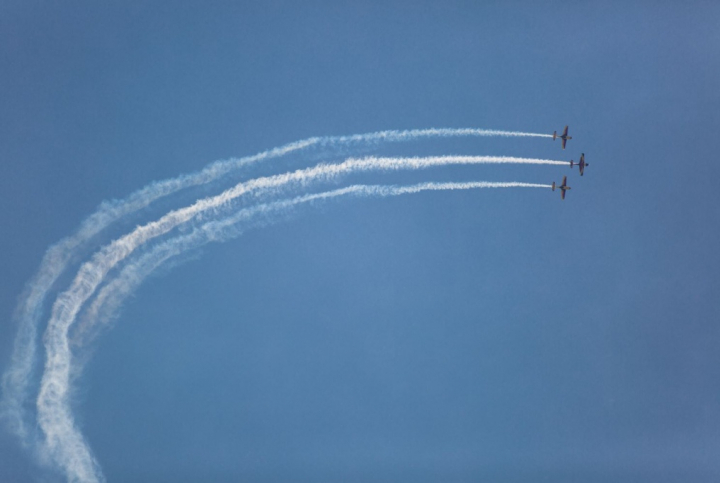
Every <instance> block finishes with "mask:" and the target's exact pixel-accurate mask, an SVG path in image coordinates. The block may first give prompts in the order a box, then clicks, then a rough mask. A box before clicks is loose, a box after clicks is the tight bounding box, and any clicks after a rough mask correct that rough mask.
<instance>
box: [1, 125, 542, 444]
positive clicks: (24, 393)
mask: <svg viewBox="0 0 720 483" xmlns="http://www.w3.org/2000/svg"><path fill="white" fill-rule="evenodd" d="M454 136H502V137H552V136H551V135H549V134H538V133H525V132H516V131H501V130H491V129H474V128H462V129H450V128H440V129H437V128H430V129H414V130H405V131H399V130H389V131H380V132H375V133H369V134H356V135H351V136H329V137H312V138H308V139H305V140H302V141H296V142H293V143H290V144H286V145H284V146H281V147H278V148H273V149H270V150H268V151H264V152H261V153H258V154H255V155H253V156H247V157H243V158H237V159H229V160H225V161H217V162H215V163H212V164H210V165H209V166H208V167H206V168H205V169H203V170H201V171H199V172H197V173H192V174H188V175H183V176H180V177H177V178H173V179H170V180H165V181H160V182H156V183H152V184H150V185H148V186H146V187H145V188H142V189H140V190H138V191H136V192H135V193H133V194H131V195H130V196H128V197H127V198H125V199H123V200H119V201H111V202H106V203H103V204H102V205H100V207H99V208H98V209H97V211H96V212H95V213H93V214H92V215H90V216H89V217H88V218H87V219H86V220H85V221H84V222H83V223H82V224H81V225H80V228H79V229H78V231H77V232H75V234H73V235H71V236H69V237H67V238H64V239H62V240H60V241H59V242H58V243H56V244H54V245H53V246H51V247H50V248H49V249H48V251H47V252H46V253H45V256H44V257H43V260H42V262H41V263H40V267H39V269H38V272H37V273H36V274H35V275H34V276H33V278H32V279H31V281H30V282H29V283H28V285H27V288H26V289H25V291H24V293H23V294H22V295H21V298H20V302H19V304H18V308H17V310H16V314H15V319H16V320H17V322H18V333H17V335H16V338H15V344H14V347H13V353H12V357H11V363H10V366H9V368H8V369H7V370H6V372H5V373H4V374H3V378H2V401H1V402H0V416H1V417H2V418H3V419H5V422H6V423H7V424H9V426H10V429H11V430H12V431H13V432H14V433H16V434H17V435H18V437H19V438H20V440H21V441H22V442H23V444H25V445H28V444H29V442H30V441H29V438H30V430H29V427H30V426H31V425H29V424H28V422H27V421H26V419H27V414H26V410H25V409H24V407H23V406H24V405H25V403H26V401H27V399H28V392H29V389H28V387H29V384H30V379H31V376H32V372H33V367H34V364H35V359H36V351H35V344H36V340H37V327H38V325H39V323H40V318H41V316H42V310H43V305H44V302H45V298H46V296H47V293H48V292H49V291H50V290H51V289H52V287H53V285H54V284H55V283H56V281H57V279H58V278H59V277H60V275H61V274H62V273H63V272H64V271H65V269H66V268H67V266H68V264H69V263H70V262H71V260H72V259H73V257H74V256H76V254H77V252H78V250H79V248H80V247H82V246H83V245H84V244H85V243H87V242H88V240H90V239H92V238H93V237H94V236H96V235H97V234H98V233H100V232H101V231H103V230H105V229H106V228H107V227H108V226H110V225H111V224H113V223H115V222H116V221H117V220H119V219H121V218H123V217H125V216H128V215H129V214H131V213H134V212H136V211H138V210H140V209H142V208H144V207H146V206H148V205H150V204H151V203H153V202H154V201H156V200H158V199H160V198H163V197H166V196H169V195H171V194H173V193H176V192H178V191H180V190H183V189H186V188H189V187H192V186H198V185H203V184H206V183H210V182H212V181H215V180H217V179H219V178H221V177H222V176H224V175H226V174H228V173H230V172H232V171H234V170H237V169H240V168H242V167H245V166H249V165H252V164H254V163H257V162H260V161H264V160H268V159H272V158H278V157H282V156H285V155H287V154H290V153H292V152H296V151H302V150H306V149H309V148H311V147H320V148H335V149H337V148H342V147H343V146H348V145H352V144H354V143H357V144H360V143H380V142H402V141H412V140H416V139H420V138H429V137H454Z"/></svg>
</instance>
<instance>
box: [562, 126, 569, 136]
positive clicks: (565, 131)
mask: <svg viewBox="0 0 720 483" xmlns="http://www.w3.org/2000/svg"><path fill="white" fill-rule="evenodd" d="M567 132H568V127H567V126H565V130H564V131H563V136H567Z"/></svg>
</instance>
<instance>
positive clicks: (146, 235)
mask: <svg viewBox="0 0 720 483" xmlns="http://www.w3.org/2000/svg"><path fill="white" fill-rule="evenodd" d="M449 136H506V137H509V136H512V137H521V136H522V137H551V135H545V134H534V133H522V132H512V131H497V130H482V129H424V130H410V131H382V132H377V133H371V134H362V135H353V136H342V137H317V138H310V139H306V140H304V141H298V142H296V143H291V144H288V145H286V146H283V147H280V148H275V149H272V150H269V151H265V152H263V153H259V154H257V155H254V156H249V157H245V158H239V159H230V160H226V161H220V162H216V163H213V164H212V165H210V166H208V167H207V168H205V169H204V170H202V171H200V172H197V173H194V174H190V175H185V176H181V177H178V178H174V179H171V180H166V181H161V182H157V183H153V184H151V185H149V186H147V187H145V188H143V189H141V190H139V191H137V192H135V193H133V194H131V195H130V196H129V197H128V198H126V199H124V200H121V201H112V202H108V203H104V204H102V205H101V206H100V207H99V208H98V210H97V211H96V213H94V214H93V215H91V216H90V217H88V218H87V219H86V220H85V221H84V222H83V223H82V225H81V227H80V229H79V230H78V231H77V232H76V233H75V234H73V235H72V236H70V237H68V238H65V239H63V240H61V241H60V242H58V243H57V244H55V245H53V246H52V247H50V249H48V251H47V253H46V254H45V257H44V258H43V261H42V263H41V265H40V269H39V271H38V273H37V274H36V275H35V277H34V278H33V279H32V280H31V282H30V283H29V284H28V287H27V289H26V291H25V293H24V294H23V296H22V298H21V301H20V303H19V305H18V309H17V312H16V318H17V320H18V322H19V329H18V334H17V337H16V340H15V346H14V352H13V355H12V360H11V365H10V367H9V368H8V370H7V371H6V372H5V374H4V375H3V380H2V390H3V400H2V402H1V403H0V409H1V410H2V411H1V413H2V414H1V415H2V416H3V417H4V419H5V420H6V422H8V423H9V425H10V427H11V429H12V430H13V431H14V432H15V433H16V434H17V435H18V436H19V437H20V439H21V440H22V441H23V443H24V444H26V445H29V444H30V443H32V442H33V440H34V439H35V438H36V436H37V434H36V433H35V428H36V426H35V425H34V424H32V423H31V422H30V414H29V412H28V411H27V409H26V402H27V400H28V398H29V392H30V391H29V387H30V383H31V380H32V373H33V370H34V365H35V360H36V343H37V328H38V326H39V322H40V319H41V317H42V310H43V305H44V301H45V298H46V296H47V293H48V292H49V291H50V290H51V289H52V287H53V286H54V285H55V283H56V282H57V280H58V278H59V276H60V275H61V274H62V273H63V272H64V271H65V270H66V268H67V266H68V265H69V264H70V263H71V262H72V261H73V260H74V259H75V258H76V257H78V254H79V252H80V249H81V248H82V247H83V246H84V245H85V244H87V243H88V242H89V241H90V240H92V239H93V238H94V237H96V236H97V235H98V234H99V233H101V232H102V231H103V230H105V229H106V228H107V227H109V226H110V225H111V224H113V223H115V222H116V221H118V220H119V219H121V218H123V217H125V216H127V215H129V214H131V213H133V212H136V211H138V210H140V209H142V208H144V207H147V206H149V205H150V204H151V203H153V202H155V201H156V200H158V199H160V198H163V197H166V196H169V195H172V194H174V193H176V192H178V191H180V190H183V189H186V188H189V187H193V186H199V185H203V184H207V183H210V182H213V181H215V180H218V179H220V178H222V177H223V176H224V175H226V174H228V173H230V172H233V171H236V170H239V169H241V168H243V167H245V166H249V165H252V164H254V163H256V162H259V161H263V160H267V159H271V158H277V157H281V156H285V155H287V154H290V153H292V152H296V151H303V150H307V149H309V148H312V147H317V148H322V149H325V150H335V152H342V151H343V150H347V149H349V148H350V147H352V145H353V144H355V143H357V144H360V143H365V144H372V143H380V142H395V141H411V140H415V139H419V138H423V137H449ZM488 163H493V164H500V163H502V164H504V163H514V164H546V165H567V164H569V163H567V162H564V161H553V160H543V159H532V158H515V157H498V156H435V157H416V158H392V157H365V158H349V159H346V160H345V161H344V162H341V163H338V164H320V165H317V166H315V167H312V168H306V169H298V170H296V171H293V172H288V173H284V174H279V175H274V176H266V177H261V178H256V179H251V180H248V181H244V182H241V183H238V184H237V185H235V186H234V187H232V188H230V189H228V190H225V191H223V192H222V193H220V194H219V195H217V196H211V197H208V198H204V199H201V200H199V201H197V202H195V203H194V204H192V205H190V206H187V207H184V208H180V209H177V210H173V211H170V212H169V213H167V214H165V215H164V216H162V217H160V218H159V219H158V220H156V221H153V222H151V223H147V224H145V225H142V226H139V227H137V228H136V229H135V230H133V231H132V232H131V233H129V234H127V235H124V236H122V237H120V238H119V239H117V240H115V241H113V242H112V243H110V244H109V245H107V246H105V247H103V248H102V249H101V250H100V251H98V252H97V253H95V254H94V255H93V256H92V257H91V259H90V260H89V261H87V262H85V263H84V264H82V265H81V267H80V270H79V272H78V274H77V275H76V277H75V279H74V280H73V282H72V284H71V286H70V288H69V289H67V290H66V291H64V292H62V293H61V294H60V295H59V296H58V298H57V300H56V301H55V303H54V304H53V306H52V311H51V316H50V319H49V322H48V326H47V329H46V331H45V334H44V337H43V342H44V346H45V349H46V355H47V357H46V362H45V370H44V373H43V375H42V380H41V382H40V389H39V394H38V398H37V403H36V410H37V423H38V424H37V427H39V428H40V430H41V431H42V433H43V436H44V443H43V446H42V447H43V454H44V455H45V456H46V457H48V458H49V459H50V460H52V461H53V462H54V463H55V464H57V465H58V466H59V467H61V468H62V469H63V471H64V472H65V473H66V475H67V478H68V480H69V481H72V482H75V481H77V482H97V481H103V476H102V472H101V470H100V467H99V465H98V464H97V462H96V461H95V459H94V457H93V455H92V453H91V451H90V449H89V446H88V445H87V443H86V442H85V440H84V438H83V436H82V434H81V433H80V431H79V430H78V429H77V427H76V425H75V423H74V419H73V415H72V411H71V407H70V403H69V397H68V394H69V391H70V389H71V381H72V379H71V374H72V371H73V364H75V363H76V362H75V361H74V360H73V354H72V350H71V348H70V339H69V329H70V327H71V326H72V325H73V324H74V322H75V320H76V318H77V315H78V313H79V311H80V310H81V308H82V307H83V305H84V304H85V303H86V302H87V300H88V299H89V298H90V297H91V296H92V295H93V294H94V293H95V292H96V291H97V288H98V287H99V286H100V284H101V283H103V281H104V279H105V277H106V276H107V274H108V272H109V270H111V269H112V268H114V267H115V266H117V265H118V263H120V262H122V261H123V260H125V259H127V258H128V257H129V256H131V255H132V254H133V253H134V251H135V250H136V249H137V248H138V247H140V246H141V245H143V244H146V243H148V242H150V241H153V240H155V239H157V238H158V237H161V236H164V235H167V234H169V233H170V232H171V231H173V230H174V229H175V228H176V227H178V226H180V225H184V224H188V223H193V224H195V225H196V226H195V227H194V228H193V230H192V231H191V232H190V233H189V234H184V235H178V236H175V237H174V238H170V239H168V240H166V241H163V242H161V243H158V244H157V245H156V246H155V247H153V248H152V249H151V250H149V251H148V252H147V253H145V254H143V255H142V256H140V257H138V258H137V259H136V260H132V261H131V262H130V263H128V264H127V265H126V266H125V267H124V269H123V270H122V271H121V272H120V274H119V275H118V276H117V277H116V278H115V279H114V280H113V281H112V282H110V283H108V284H106V285H105V287H103V289H102V290H101V291H100V293H99V294H98V295H97V297H96V299H95V301H94V302H93V304H92V305H91V306H90V308H89V309H88V310H87V311H86V313H85V317H84V319H83V320H84V324H83V326H81V327H79V328H78V329H79V330H77V331H76V333H75V334H74V335H75V336H77V338H76V339H74V341H75V342H76V343H77V342H80V341H81V340H82V334H84V333H86V330H89V331H90V332H92V329H94V328H95V327H96V326H98V324H99V323H100V322H103V321H107V320H110V319H111V318H112V316H113V314H114V313H116V312H117V309H118V308H119V307H120V305H121V304H122V301H123V300H124V299H125V297H126V296H127V294H129V293H130V292H132V291H133V290H134V289H135V287H137V285H139V284H140V283H141V282H142V280H144V278H145V277H146V276H147V275H148V274H149V273H151V272H152V271H153V270H155V269H156V268H157V267H159V266H161V265H162V264H164V263H165V262H166V261H167V260H169V259H171V258H173V257H176V256H178V255H180V254H181V253H184V252H186V251H187V250H190V249H192V248H195V247H198V246H200V245H202V244H204V243H207V242H210V241H223V240H226V239H229V238H232V237H234V236H237V235H239V234H240V233H241V232H242V230H243V229H246V228H248V227H250V226H254V224H257V223H269V222H272V221H273V220H275V219H276V218H277V217H279V216H284V215H286V214H288V213H290V212H291V211H292V210H293V209H294V208H295V207H297V206H300V205H303V204H308V203H312V202H319V201H322V200H328V199H332V198H336V197H339V196H396V195H400V194H406V193H415V192H419V191H426V190H448V189H474V188H509V187H546V188H549V187H550V185H536V184H526V183H487V182H479V183H424V184H421V185H415V186H408V187H397V186H379V185H378V186H366V185H354V186H350V187H347V188H341V189H337V190H333V191H326V192H324V193H315V194H306V195H301V196H298V197H295V198H287V199H285V200H280V201H271V202H267V203H264V204H259V205H255V206H251V207H247V208H243V209H237V208H235V207H234V206H233V204H234V202H235V201H236V200H239V199H240V198H241V197H243V196H245V195H248V194H253V195H263V196H265V197H272V196H274V197H277V196H280V195H282V194H283V193H285V192H286V191H287V190H290V189H297V188H304V187H306V186H308V185H309V184H311V183H318V182H325V181H332V180H335V179H337V178H338V177H339V176H342V175H346V174H350V173H354V172H365V171H378V170H385V171H387V170H400V169H424V168H429V167H432V166H444V165H459V164H488ZM254 201H255V202H256V200H254ZM231 209H235V212H233V213H231V214H230V215H227V212H228V210H231ZM223 213H225V214H223ZM76 370H77V367H76Z"/></svg>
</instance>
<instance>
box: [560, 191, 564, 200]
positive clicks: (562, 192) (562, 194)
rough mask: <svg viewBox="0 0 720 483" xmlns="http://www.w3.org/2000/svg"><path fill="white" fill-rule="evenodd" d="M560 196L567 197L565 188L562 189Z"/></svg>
mask: <svg viewBox="0 0 720 483" xmlns="http://www.w3.org/2000/svg"><path fill="white" fill-rule="evenodd" d="M560 197H561V198H562V199H565V190H562V191H561V192H560Z"/></svg>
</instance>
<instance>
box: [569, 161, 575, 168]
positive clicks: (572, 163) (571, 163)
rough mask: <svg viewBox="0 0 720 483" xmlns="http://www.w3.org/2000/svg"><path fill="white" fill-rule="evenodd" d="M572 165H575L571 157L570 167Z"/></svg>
mask: <svg viewBox="0 0 720 483" xmlns="http://www.w3.org/2000/svg"><path fill="white" fill-rule="evenodd" d="M573 166H575V161H573V160H572V159H571V160H570V169H572V167H573Z"/></svg>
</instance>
